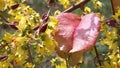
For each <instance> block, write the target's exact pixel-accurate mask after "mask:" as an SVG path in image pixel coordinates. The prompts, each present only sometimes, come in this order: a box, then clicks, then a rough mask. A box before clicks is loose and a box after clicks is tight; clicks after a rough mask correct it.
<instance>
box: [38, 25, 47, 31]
mask: <svg viewBox="0 0 120 68" xmlns="http://www.w3.org/2000/svg"><path fill="white" fill-rule="evenodd" d="M47 26H48V24H47V23H45V24H43V25H42V26H40V27H39V28H40V30H39V33H42V32H45V31H46V29H47Z"/></svg>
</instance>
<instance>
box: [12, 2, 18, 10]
mask: <svg viewBox="0 0 120 68" xmlns="http://www.w3.org/2000/svg"><path fill="white" fill-rule="evenodd" d="M18 6H19V4H17V3H16V4H13V5H12V6H11V7H10V8H11V9H13V10H14V9H16V8H17V7H18Z"/></svg>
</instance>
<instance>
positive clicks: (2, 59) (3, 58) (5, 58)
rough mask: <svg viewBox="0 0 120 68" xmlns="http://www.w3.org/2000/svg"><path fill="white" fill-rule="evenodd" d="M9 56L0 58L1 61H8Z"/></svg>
mask: <svg viewBox="0 0 120 68" xmlns="http://www.w3.org/2000/svg"><path fill="white" fill-rule="evenodd" d="M7 58H8V56H0V61H4V60H7Z"/></svg>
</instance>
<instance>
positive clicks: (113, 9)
mask: <svg viewBox="0 0 120 68" xmlns="http://www.w3.org/2000/svg"><path fill="white" fill-rule="evenodd" d="M110 1H111V7H112V12H113V15H115V8H114V5H113V0H110Z"/></svg>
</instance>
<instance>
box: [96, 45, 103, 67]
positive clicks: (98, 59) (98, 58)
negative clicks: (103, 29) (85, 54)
mask: <svg viewBox="0 0 120 68" xmlns="http://www.w3.org/2000/svg"><path fill="white" fill-rule="evenodd" d="M94 50H95V53H96V57H97V61H98V63H99V66H102V64H101V61H100V57H99V53H98V51H97V48H96V46H94Z"/></svg>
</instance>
